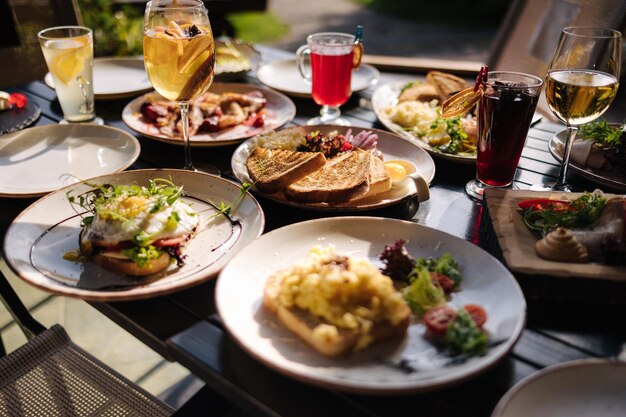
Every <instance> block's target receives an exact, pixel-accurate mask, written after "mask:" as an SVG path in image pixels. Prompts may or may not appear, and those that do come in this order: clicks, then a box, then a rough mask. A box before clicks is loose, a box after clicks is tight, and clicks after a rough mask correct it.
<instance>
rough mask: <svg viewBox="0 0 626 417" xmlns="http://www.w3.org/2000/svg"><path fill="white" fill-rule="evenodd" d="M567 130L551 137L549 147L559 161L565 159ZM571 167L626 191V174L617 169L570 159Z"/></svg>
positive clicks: (584, 174)
mask: <svg viewBox="0 0 626 417" xmlns="http://www.w3.org/2000/svg"><path fill="white" fill-rule="evenodd" d="M566 134H567V130H563V131H561V132H559V133H557V134H555V135H553V136H552V137H551V138H550V141H549V142H548V149H549V150H550V153H551V154H552V156H553V157H554V159H556V160H557V161H559V162H561V161H563V157H562V155H563V147H564V146H565V139H566ZM569 169H571V170H572V171H574V172H576V173H577V174H579V175H580V176H581V177H585V178H587V179H588V180H591V181H593V182H595V183H598V184H600V185H606V186H608V187H610V188H612V189H614V190H619V191H626V175H624V174H622V173H621V172H617V171H601V170H598V169H593V168H589V167H583V166H580V165H578V164H577V163H575V162H572V161H571V160H570V163H569Z"/></svg>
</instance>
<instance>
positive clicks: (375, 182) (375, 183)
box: [363, 155, 391, 197]
mask: <svg viewBox="0 0 626 417" xmlns="http://www.w3.org/2000/svg"><path fill="white" fill-rule="evenodd" d="M389 190H391V177H390V176H389V173H388V172H387V169H386V168H385V163H384V162H383V160H382V159H380V158H378V157H376V156H374V155H371V161H370V189H369V191H368V192H367V194H365V195H364V196H363V197H369V196H372V195H376V194H380V193H384V192H387V191H389Z"/></svg>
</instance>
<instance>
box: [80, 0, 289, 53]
mask: <svg viewBox="0 0 626 417" xmlns="http://www.w3.org/2000/svg"><path fill="white" fill-rule="evenodd" d="M78 4H79V6H80V10H81V14H82V16H83V21H84V24H85V26H87V27H90V28H92V29H93V31H94V55H95V56H119V55H141V54H142V36H143V7H144V6H145V5H144V4H143V3H135V4H116V3H114V1H113V0H78ZM226 21H227V22H228V25H229V26H230V27H231V28H232V31H233V32H234V33H235V35H236V37H237V38H239V39H243V40H245V41H248V42H257V43H262V42H269V41H272V40H276V39H280V38H281V37H282V36H283V35H285V34H286V33H288V31H289V26H288V25H286V24H285V23H283V22H281V21H280V20H279V19H278V18H277V17H276V16H274V15H273V14H271V13H269V12H243V13H233V14H230V15H228V16H226ZM214 34H215V36H216V37H217V36H219V35H222V33H221V30H220V29H219V28H218V27H216V28H214Z"/></svg>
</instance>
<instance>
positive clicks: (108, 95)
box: [44, 57, 152, 100]
mask: <svg viewBox="0 0 626 417" xmlns="http://www.w3.org/2000/svg"><path fill="white" fill-rule="evenodd" d="M44 81H45V82H46V84H47V85H48V87H50V88H54V80H53V79H52V74H50V73H47V74H46V76H45V77H44ZM93 88H94V96H95V98H96V100H117V99H121V98H127V97H132V96H136V95H139V94H141V93H145V92H147V91H150V90H152V84H150V79H149V78H148V74H146V70H145V68H144V65H143V57H109V58H107V57H103V58H95V59H94V60H93Z"/></svg>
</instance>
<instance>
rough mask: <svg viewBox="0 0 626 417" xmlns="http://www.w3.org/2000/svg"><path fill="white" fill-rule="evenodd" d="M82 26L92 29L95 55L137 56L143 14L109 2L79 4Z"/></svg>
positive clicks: (91, 0) (81, 0) (84, 0)
mask: <svg viewBox="0 0 626 417" xmlns="http://www.w3.org/2000/svg"><path fill="white" fill-rule="evenodd" d="M78 5H79V6H80V11H81V14H82V16H83V21H84V24H85V26H87V27H90V28H91V29H93V33H94V55H95V56H116V55H140V54H141V53H142V36H143V10H142V9H141V8H139V7H136V6H134V5H128V4H123V5H119V4H113V1H112V0H78Z"/></svg>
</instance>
